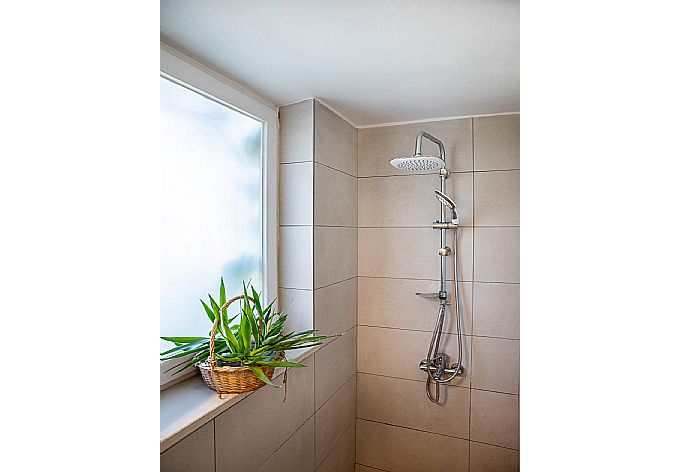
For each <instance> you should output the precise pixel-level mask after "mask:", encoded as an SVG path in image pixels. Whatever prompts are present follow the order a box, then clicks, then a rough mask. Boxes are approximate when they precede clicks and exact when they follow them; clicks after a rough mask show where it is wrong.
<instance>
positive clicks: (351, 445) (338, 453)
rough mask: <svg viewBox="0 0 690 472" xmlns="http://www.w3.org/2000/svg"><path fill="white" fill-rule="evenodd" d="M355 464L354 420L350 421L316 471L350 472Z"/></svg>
mask: <svg viewBox="0 0 690 472" xmlns="http://www.w3.org/2000/svg"><path fill="white" fill-rule="evenodd" d="M354 465H355V422H354V420H353V421H352V423H350V426H349V427H348V428H347V430H346V431H345V433H344V434H343V435H342V436H341V437H340V439H339V440H338V442H337V443H336V445H335V446H333V449H331V451H330V452H329V453H328V455H327V456H326V458H325V459H324V460H323V462H322V463H321V465H320V466H319V467H318V469H316V472H352V468H353V467H354Z"/></svg>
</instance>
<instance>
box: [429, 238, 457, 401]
mask: <svg viewBox="0 0 690 472" xmlns="http://www.w3.org/2000/svg"><path fill="white" fill-rule="evenodd" d="M459 232H460V227H457V228H454V229H453V233H454V234H455V240H454V247H453V290H454V291H455V315H456V316H455V318H456V319H455V323H456V331H457V341H458V363H457V365H456V367H455V369H453V373H452V374H451V375H450V377H448V378H446V379H443V378H441V377H442V376H443V372H441V373H438V372H436V375H433V374H432V373H431V360H432V359H435V358H436V357H437V355H438V348H439V345H440V343H441V332H442V331H443V324H444V321H445V316H446V304H445V300H441V307H440V308H439V310H438V317H437V318H436V326H435V327H434V333H433V335H432V336H431V342H430V343H429V350H428V351H427V355H426V373H427V378H426V396H427V397H428V398H429V400H431V401H432V402H434V403H438V401H439V398H440V384H442V383H448V382H450V381H451V380H453V379H454V378H455V377H456V376H457V375H458V374H459V373H460V371H461V370H462V334H461V333H462V329H461V326H462V301H461V295H460V292H461V291H460V290H458V257H459V256H458V233H459ZM440 367H441V368H443V366H440ZM432 382H433V383H434V384H435V386H436V389H435V392H434V393H433V394H432V392H431V384H432Z"/></svg>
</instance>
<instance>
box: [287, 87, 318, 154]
mask: <svg viewBox="0 0 690 472" xmlns="http://www.w3.org/2000/svg"><path fill="white" fill-rule="evenodd" d="M313 121H314V100H312V99H309V100H304V101H301V102H299V103H294V104H292V105H288V106H284V107H280V149H279V152H280V162H281V163H284V162H303V161H311V160H313V148H314V123H313Z"/></svg>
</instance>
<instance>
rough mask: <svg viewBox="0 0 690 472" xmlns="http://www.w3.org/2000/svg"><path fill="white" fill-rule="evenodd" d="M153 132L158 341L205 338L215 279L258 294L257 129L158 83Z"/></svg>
mask: <svg viewBox="0 0 690 472" xmlns="http://www.w3.org/2000/svg"><path fill="white" fill-rule="evenodd" d="M160 129H161V140H160V142H161V153H160V156H161V174H162V203H161V253H160V297H161V299H160V307H161V314H160V323H161V336H207V335H208V332H209V330H210V328H211V325H210V321H209V319H208V318H207V317H206V314H205V313H204V311H203V307H202V306H201V303H200V302H199V299H200V298H203V299H204V300H205V301H206V300H207V293H211V295H213V298H215V299H216V300H217V295H218V284H219V282H220V277H221V276H223V278H224V280H225V286H226V289H227V293H228V297H230V296H232V295H236V294H239V293H241V291H242V281H243V280H246V281H249V280H250V279H251V281H252V283H253V284H254V286H255V287H256V289H257V291H258V290H261V282H262V274H261V272H262V252H261V251H262V217H261V215H262V213H261V209H262V188H261V187H262V180H261V161H262V159H261V155H262V153H261V130H262V124H261V122H259V121H257V120H255V119H253V118H250V117H248V116H246V115H243V114H242V113H239V112H237V111H235V110H232V109H231V108H229V107H227V106H224V105H221V104H219V103H217V102H215V101H213V100H211V99H208V98H206V97H204V96H202V95H200V94H198V93H196V92H193V91H191V90H189V89H187V88H185V87H183V86H181V85H178V84H176V83H173V82H171V81H169V80H166V79H164V78H161V81H160ZM171 346H172V344H171V343H168V342H167V341H162V340H161V346H160V347H161V350H163V349H167V348H169V347H171Z"/></svg>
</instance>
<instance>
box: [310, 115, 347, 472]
mask: <svg viewBox="0 0 690 472" xmlns="http://www.w3.org/2000/svg"><path fill="white" fill-rule="evenodd" d="M314 130H315V132H314V327H315V329H317V330H319V334H329V335H330V334H340V335H341V336H340V337H338V338H335V339H333V340H332V341H330V342H329V343H328V344H327V345H326V346H324V347H323V348H321V349H320V350H319V351H317V352H316V354H315V356H314V357H315V366H316V372H317V375H316V383H315V396H314V398H315V405H314V408H315V415H314V417H315V431H316V432H315V438H316V440H315V455H314V459H315V461H314V465H315V468H316V470H318V471H320V472H324V471H329V472H352V470H353V469H354V463H355V416H356V399H357V388H356V386H357V376H356V364H357V326H356V325H357V129H356V128H354V127H353V126H351V125H350V124H349V123H347V122H346V121H345V120H343V119H342V118H341V117H339V116H338V115H336V114H335V113H333V112H332V111H331V110H330V109H328V108H327V107H325V106H324V105H323V104H321V103H320V102H318V101H314Z"/></svg>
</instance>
